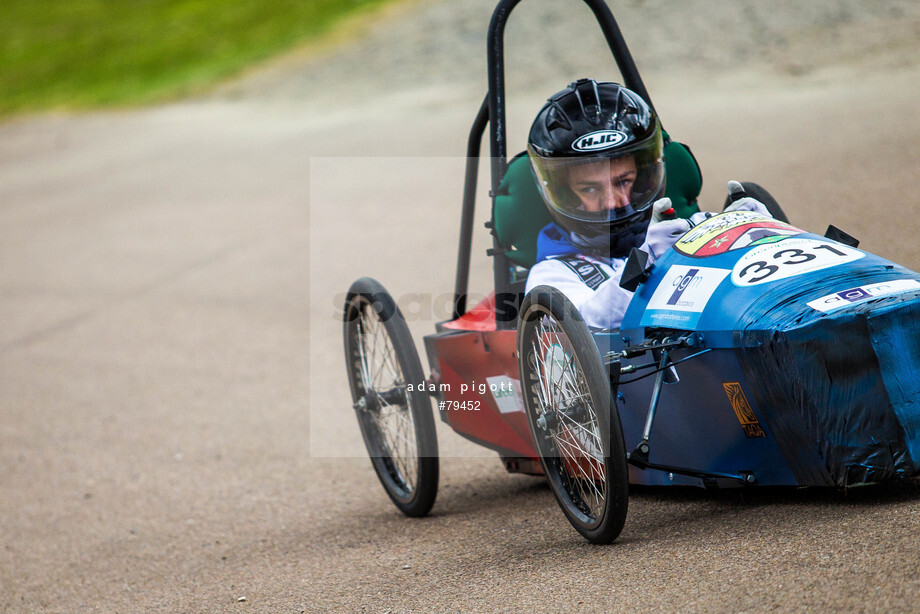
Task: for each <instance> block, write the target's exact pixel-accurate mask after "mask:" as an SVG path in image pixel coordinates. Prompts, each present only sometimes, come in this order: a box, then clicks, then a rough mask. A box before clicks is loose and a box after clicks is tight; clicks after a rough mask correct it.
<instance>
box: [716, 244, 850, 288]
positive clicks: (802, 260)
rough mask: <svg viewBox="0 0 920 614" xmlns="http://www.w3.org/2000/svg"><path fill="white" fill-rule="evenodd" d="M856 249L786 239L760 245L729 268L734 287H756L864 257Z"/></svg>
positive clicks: (839, 245)
mask: <svg viewBox="0 0 920 614" xmlns="http://www.w3.org/2000/svg"><path fill="white" fill-rule="evenodd" d="M865 255H866V254H865V252H861V251H859V250H858V249H854V248H852V247H848V246H846V245H841V244H840V243H829V242H825V241H817V240H815V239H799V238H789V239H785V240H784V241H780V242H779V243H773V244H770V245H761V246H759V247H755V248H753V249H751V250H750V251H749V252H747V253H746V254H744V255H743V256H741V258H739V259H738V261H737V262H736V263H735V266H734V267H733V268H732V283H733V284H735V285H736V286H756V285H759V284H766V283H769V282H772V281H779V280H781V279H787V278H789V277H795V276H796V275H804V274H805V273H813V272H814V271H820V270H822V269H827V268H830V267H834V266H838V265H841V264H846V263H847V262H853V261H854V260H859V259H860V258H863V257H865Z"/></svg>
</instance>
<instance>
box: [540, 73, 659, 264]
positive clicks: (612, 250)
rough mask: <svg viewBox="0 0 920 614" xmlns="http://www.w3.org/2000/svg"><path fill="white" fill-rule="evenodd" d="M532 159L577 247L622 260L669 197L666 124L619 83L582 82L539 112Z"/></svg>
mask: <svg viewBox="0 0 920 614" xmlns="http://www.w3.org/2000/svg"><path fill="white" fill-rule="evenodd" d="M527 152H528V153H529V154H530V161H531V164H532V165H533V169H534V173H535V174H536V176H537V183H538V184H539V186H540V191H541V192H542V193H543V199H544V200H545V201H546V205H547V207H548V208H549V212H550V214H551V215H552V217H553V220H554V221H555V222H556V224H557V225H559V226H560V227H562V228H563V229H564V230H565V231H567V232H568V234H569V238H570V239H571V241H572V243H573V244H575V245H576V246H577V247H579V248H581V249H585V250H587V251H590V252H594V253H597V254H600V255H609V256H624V255H626V254H628V253H629V250H630V249H631V248H632V247H637V246H638V245H640V244H641V243H642V240H643V238H644V236H645V231H646V229H647V228H648V223H649V220H650V219H651V215H652V203H653V202H655V200H657V199H658V198H660V197H661V195H662V194H663V193H664V160H663V158H662V137H661V125H660V124H659V122H658V118H657V117H656V115H655V113H654V112H653V111H652V110H651V109H650V108H649V106H648V104H647V103H646V102H645V101H644V100H642V98H641V97H640V96H639V95H638V94H636V93H635V92H633V91H631V90H629V89H627V88H625V87H623V86H622V85H618V84H616V83H607V82H601V83H598V82H596V81H594V80H593V79H580V80H579V81H576V82H575V83H572V84H571V85H569V87H568V88H566V89H564V90H562V91H561V92H558V93H556V94H555V95H553V96H552V97H551V98H550V99H549V101H548V102H547V103H546V105H544V106H543V108H542V109H541V110H540V113H539V114H538V115H537V118H536V120H534V123H533V126H531V128H530V137H529V138H528V140H527Z"/></svg>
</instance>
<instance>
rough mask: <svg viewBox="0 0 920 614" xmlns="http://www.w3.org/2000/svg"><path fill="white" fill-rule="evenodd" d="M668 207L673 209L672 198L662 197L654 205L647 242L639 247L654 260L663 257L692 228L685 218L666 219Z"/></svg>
mask: <svg viewBox="0 0 920 614" xmlns="http://www.w3.org/2000/svg"><path fill="white" fill-rule="evenodd" d="M668 209H673V207H672V206H671V199H670V198H660V199H658V200H656V201H655V203H654V204H653V205H652V221H651V222H649V225H648V230H647V231H646V233H645V242H644V243H643V244H642V246H641V247H640V248H639V249H641V250H642V251H644V252H645V253H647V254H648V255H649V256H651V257H652V262H654V261H655V260H658V259H659V258H661V256H662V255H663V254H664V253H665V252H666V251H668V250H669V249H670V248H671V246H672V245H674V244H675V243H677V240H678V239H679V238H681V237H682V236H683V234H684V233H685V232H687V231H688V230H690V222H688V221H687V220H685V219H680V218H678V219H664V213H665V211H667V210H668ZM672 213H673V212H672Z"/></svg>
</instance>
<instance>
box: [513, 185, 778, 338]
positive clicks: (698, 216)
mask: <svg viewBox="0 0 920 614" xmlns="http://www.w3.org/2000/svg"><path fill="white" fill-rule="evenodd" d="M657 205H658V203H656V207H657ZM667 206H670V201H668V205H667ZM726 210H727V211H733V210H746V211H756V212H757V213H760V214H762V215H769V213H768V212H767V209H766V207H764V205H763V204H761V203H760V202H758V201H756V200H754V199H752V198H745V199H743V200H742V201H739V202H738V203H735V204H733V205H732V206H730V207H728V208H727V209H726ZM712 215H713V214H712V213H705V212H700V213H695V214H693V215H692V216H691V217H690V219H689V220H684V219H677V220H663V221H659V220H658V219H656V218H655V217H653V219H652V222H651V223H650V224H649V228H648V231H647V232H646V237H645V242H644V243H643V244H642V246H641V247H640V248H639V249H641V250H642V251H644V252H645V253H647V254H648V255H649V263H654V261H655V260H656V259H658V258H660V257H661V256H662V254H664V253H665V251H667V250H668V249H670V248H671V246H672V245H674V243H676V242H677V240H678V239H679V238H680V237H681V236H682V235H683V234H684V233H685V232H686V231H687V230H689V229H690V228H691V227H693V226H695V225H697V224H699V223H700V222H702V221H704V220H705V219H706V218H708V217H710V216H712ZM551 228H555V229H556V235H555V236H557V237H558V235H559V234H562V235H565V233H564V232H561V231H560V230H559V229H558V227H556V226H554V225H552V224H551V225H550V226H548V227H547V228H545V229H543V233H544V234H546V233H547V231H550V230H551ZM541 238H542V237H541ZM554 244H555V246H556V247H557V248H558V247H561V249H560V251H562V252H568V253H557V254H553V255H549V256H541V254H539V253H538V262H537V264H535V265H534V266H533V268H531V269H530V273H529V274H528V276H527V284H526V287H525V291H526V292H530V291H531V290H532V289H533V288H535V287H537V286H541V285H546V286H552V287H553V288H556V289H557V290H559V291H560V292H562V293H563V294H565V296H566V298H568V299H569V300H570V301H572V304H573V305H575V308H576V309H578V311H579V313H581V316H582V317H583V318H584V320H585V323H587V325H588V326H591V327H594V328H619V326H620V323H621V322H622V321H623V315H624V314H625V313H626V307H627V306H628V305H629V301H630V300H631V299H632V295H633V293H632V292H629V291H628V290H624V289H623V288H621V287H620V277H621V276H622V275H623V269H624V268H625V267H626V260H627V259H626V258H625V257H623V258H604V257H598V256H591V255H588V254H582V253H578V252H577V250H575V249H574V247H572V246H571V244H570V243H569V244H568V249H566V248H565V246H564V245H560V241H559V240H558V238H557V239H556V240H555V242H554ZM538 245H539V244H538ZM538 252H539V248H538Z"/></svg>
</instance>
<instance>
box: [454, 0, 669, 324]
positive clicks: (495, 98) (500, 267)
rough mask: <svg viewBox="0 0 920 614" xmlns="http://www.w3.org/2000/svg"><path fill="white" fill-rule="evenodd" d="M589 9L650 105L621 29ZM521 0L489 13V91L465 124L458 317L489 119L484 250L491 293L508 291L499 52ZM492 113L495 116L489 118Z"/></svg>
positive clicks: (599, 6) (592, 3)
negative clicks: (501, 223)
mask: <svg viewBox="0 0 920 614" xmlns="http://www.w3.org/2000/svg"><path fill="white" fill-rule="evenodd" d="M583 1H584V3H585V4H587V5H588V6H589V7H590V8H591V10H592V11H593V13H594V17H595V19H597V22H598V24H599V25H600V27H601V31H602V32H603V34H604V38H605V39H606V40H607V45H608V47H609V48H610V51H611V53H612V54H613V58H614V60H615V61H616V64H617V67H618V68H619V70H620V74H621V75H622V76H623V80H624V84H625V85H626V87H628V88H629V89H631V90H632V91H634V92H636V93H637V94H639V95H640V96H641V97H642V98H643V99H644V100H645V101H646V102H647V103H648V105H649V107H650V108H652V110H654V108H655V107H654V106H653V105H652V100H651V98H650V97H649V95H648V91H647V90H646V89H645V85H644V84H643V83H642V78H641V77H640V76H639V71H638V69H637V68H636V64H635V62H634V61H633V59H632V55H631V54H630V53H629V49H628V48H627V46H626V41H625V40H624V39H623V35H622V34H621V32H620V28H619V26H618V25H617V22H616V20H615V19H614V17H613V13H612V12H611V11H610V7H608V6H607V4H606V3H605V2H604V0H583ZM519 2H521V0H501V1H500V2H499V3H498V6H497V7H495V11H494V12H493V13H492V20H491V22H490V23H489V32H488V37H487V44H488V54H487V57H488V70H489V75H488V76H489V91H488V93H487V94H486V97H485V100H483V102H482V106H480V108H479V112H478V113H477V115H476V119H475V120H474V122H473V128H472V130H470V136H469V141H468V142H467V150H466V176H465V180H464V186H463V208H462V213H461V217H460V247H459V251H458V254H457V277H456V281H455V284H454V314H453V319H457V318H459V317H460V316H462V315H463V314H464V313H466V307H467V305H466V298H467V292H468V289H469V275H470V251H471V248H472V239H473V216H474V213H475V209H476V184H477V177H478V174H479V153H480V145H481V143H482V136H483V134H484V133H485V128H486V125H487V124H488V125H489V142H490V153H491V161H492V164H491V171H492V185H491V192H490V196H491V198H492V215H491V216H490V221H489V222H488V223H487V224H486V226H487V227H488V228H490V229H491V230H492V249H491V250H489V252H490V254H491V255H492V257H493V258H494V261H493V276H494V281H495V295H496V297H499V296H502V295H507V293H509V292H510V289H511V288H510V285H511V276H510V271H511V267H510V262H509V260H508V258H507V257H506V256H505V251H504V250H505V246H503V245H501V244H500V243H499V240H498V236H497V235H496V234H495V228H494V224H495V199H496V197H497V196H498V191H499V186H501V182H502V179H504V177H505V172H506V171H507V167H508V151H507V143H506V136H505V58H504V33H505V23H506V22H507V20H508V16H509V15H510V14H511V11H512V9H514V7H515V6H517V4H518V3H519ZM493 118H494V121H493ZM496 326H497V327H498V328H512V327H513V326H514V321H513V320H512V321H508V320H507V319H502V318H496Z"/></svg>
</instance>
